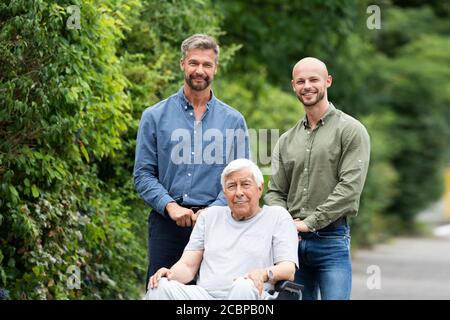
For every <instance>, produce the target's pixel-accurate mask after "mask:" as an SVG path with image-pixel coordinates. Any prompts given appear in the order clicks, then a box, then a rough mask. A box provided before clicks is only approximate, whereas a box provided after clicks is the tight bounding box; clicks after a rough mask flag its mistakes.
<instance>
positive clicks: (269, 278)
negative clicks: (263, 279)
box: [266, 268, 274, 282]
mask: <svg viewBox="0 0 450 320" xmlns="http://www.w3.org/2000/svg"><path fill="white" fill-rule="evenodd" d="M266 270H267V279H268V282H273V279H274V275H273V271H272V270H271V269H270V268H267V269H266Z"/></svg>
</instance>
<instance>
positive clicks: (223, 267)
mask: <svg viewBox="0 0 450 320" xmlns="http://www.w3.org/2000/svg"><path fill="white" fill-rule="evenodd" d="M297 248H298V236H297V229H296V227H295V224H294V222H293V219H292V217H291V215H290V214H289V212H287V211H286V209H284V208H282V207H279V206H264V207H263V208H262V210H261V211H260V212H259V213H258V214H257V215H256V216H254V217H252V218H251V219H248V220H244V221H236V220H235V219H233V217H232V216H231V211H230V208H229V207H209V208H208V209H207V210H205V211H204V212H203V213H202V214H201V215H200V216H199V218H198V220H197V223H196V224H195V227H194V229H193V231H192V234H191V237H190V239H189V243H188V244H187V246H186V248H185V250H204V252H203V260H202V262H201V266H200V270H199V276H198V279H197V285H199V286H201V287H203V288H204V289H206V290H207V291H208V292H209V293H210V294H211V295H213V296H223V295H224V294H226V292H228V291H229V290H230V289H231V285H232V283H233V280H234V279H236V278H237V277H241V276H243V275H244V274H245V273H246V272H249V271H252V270H254V269H258V268H267V267H270V266H273V265H274V264H275V263H278V262H281V261H292V262H294V263H295V265H296V266H297V267H298V256H297ZM269 288H270V285H269V284H267V283H266V284H265V289H266V290H267V289H269Z"/></svg>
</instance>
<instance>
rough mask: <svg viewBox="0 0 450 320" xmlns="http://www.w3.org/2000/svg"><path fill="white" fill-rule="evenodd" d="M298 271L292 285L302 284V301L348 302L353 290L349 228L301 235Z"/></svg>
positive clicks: (341, 227)
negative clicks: (319, 299) (294, 283)
mask: <svg viewBox="0 0 450 320" xmlns="http://www.w3.org/2000/svg"><path fill="white" fill-rule="evenodd" d="M299 236H300V237H301V240H299V243H298V255H299V256H298V257H299V264H300V268H299V270H297V272H296V274H295V282H296V283H299V284H302V285H304V291H303V299H304V300H317V299H318V297H319V293H320V298H321V299H323V300H348V299H350V293H351V288H352V265H351V258H350V228H349V226H348V225H341V226H339V227H336V228H335V229H334V230H327V231H320V230H319V231H316V232H308V233H301V234H300V235H299Z"/></svg>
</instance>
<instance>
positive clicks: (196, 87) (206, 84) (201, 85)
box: [184, 75, 211, 91]
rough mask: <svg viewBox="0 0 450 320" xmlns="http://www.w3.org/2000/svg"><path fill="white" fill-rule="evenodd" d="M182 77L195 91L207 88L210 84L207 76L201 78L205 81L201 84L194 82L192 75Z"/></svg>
mask: <svg viewBox="0 0 450 320" xmlns="http://www.w3.org/2000/svg"><path fill="white" fill-rule="evenodd" d="M184 79H185V80H186V83H187V84H188V86H189V87H190V88H191V89H192V90H195V91H203V90H205V89H206V88H208V86H209V85H210V84H211V80H210V79H209V77H208V76H206V77H204V78H203V80H205V82H204V83H203V84H200V85H196V84H194V77H193V76H192V75H190V76H186V77H185V78H184Z"/></svg>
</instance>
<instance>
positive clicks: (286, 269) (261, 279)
mask: <svg viewBox="0 0 450 320" xmlns="http://www.w3.org/2000/svg"><path fill="white" fill-rule="evenodd" d="M269 273H271V275H272V279H269ZM294 276H295V263H294V262H292V261H281V262H278V263H277V264H275V265H274V266H270V267H267V268H263V269H255V270H252V271H250V272H248V273H246V274H245V275H244V278H249V279H251V280H252V281H253V283H254V284H255V287H256V289H258V292H259V294H262V291H263V288H264V283H265V282H270V283H272V284H275V283H277V282H278V281H282V280H290V281H293V280H294Z"/></svg>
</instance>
